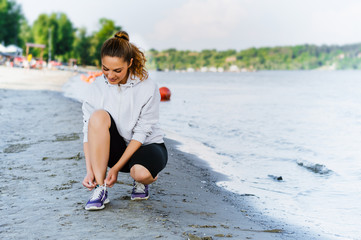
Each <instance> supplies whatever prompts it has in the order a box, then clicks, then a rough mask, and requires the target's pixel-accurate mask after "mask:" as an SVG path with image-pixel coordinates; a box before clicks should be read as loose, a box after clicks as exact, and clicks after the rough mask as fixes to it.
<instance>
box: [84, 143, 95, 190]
mask: <svg viewBox="0 0 361 240" xmlns="http://www.w3.org/2000/svg"><path fill="white" fill-rule="evenodd" d="M83 148H84V155H85V164H86V176H85V177H84V180H83V186H84V187H86V188H88V189H89V190H92V189H93V188H94V187H95V186H96V182H95V181H94V180H95V179H94V173H93V169H92V166H91V164H90V159H89V145H88V142H84V144H83Z"/></svg>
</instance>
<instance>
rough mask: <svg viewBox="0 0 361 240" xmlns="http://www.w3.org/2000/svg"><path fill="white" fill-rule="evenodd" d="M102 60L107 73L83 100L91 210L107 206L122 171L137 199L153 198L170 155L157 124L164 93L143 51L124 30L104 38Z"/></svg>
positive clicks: (103, 68)
mask: <svg viewBox="0 0 361 240" xmlns="http://www.w3.org/2000/svg"><path fill="white" fill-rule="evenodd" d="M101 62H102V70H103V74H104V79H103V78H98V79H97V80H95V81H94V82H93V83H92V84H91V86H90V90H89V93H88V97H86V99H85V100H84V102H83V119H84V128H83V133H84V155H85V161H86V169H87V174H86V176H85V178H84V180H83V185H84V186H85V187H87V188H88V189H89V190H93V189H94V190H93V193H92V195H91V197H90V199H89V201H88V202H87V204H86V206H85V209H86V210H99V209H103V208H104V204H106V203H108V202H109V199H108V191H107V188H106V187H112V186H113V185H114V184H115V183H116V181H117V177H118V173H119V172H130V176H131V177H132V178H133V179H134V186H133V191H132V194H131V199H132V200H140V199H148V198H149V189H148V185H149V184H151V183H153V182H154V181H156V180H157V177H158V173H159V172H160V171H161V170H162V169H163V168H164V167H165V166H166V164H167V160H168V154H167V149H166V147H165V145H164V141H163V133H162V132H161V130H160V129H159V127H158V118H159V102H160V94H159V90H158V87H157V85H156V83H154V82H153V81H152V80H151V79H149V78H148V72H147V71H146V70H145V62H146V59H145V56H144V54H143V53H142V52H141V51H140V50H139V49H138V48H137V47H136V46H135V45H134V44H132V43H130V42H129V35H128V34H127V33H126V32H124V31H120V32H118V33H117V34H115V35H114V37H112V38H110V39H108V40H107V41H105V42H104V44H103V46H102V48H101ZM107 167H109V168H110V169H109V171H108V174H106V173H107Z"/></svg>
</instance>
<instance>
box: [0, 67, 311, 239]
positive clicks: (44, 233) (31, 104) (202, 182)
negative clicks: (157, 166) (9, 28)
mask: <svg viewBox="0 0 361 240" xmlns="http://www.w3.org/2000/svg"><path fill="white" fill-rule="evenodd" d="M2 70H3V69H2V68H0V76H1V77H2V76H3V75H6V74H9V72H11V71H8V73H6V74H4V71H2ZM15 70H18V69H15ZM24 71H27V70H24ZM30 71H31V70H30ZM35 71H38V70H35ZM11 74H13V76H15V77H16V74H18V72H16V71H15V72H12V73H11ZM40 74H43V73H40ZM52 74H53V73H52ZM34 75H38V76H37V77H38V78H41V77H42V75H40V77H39V74H34ZM44 75H45V74H44ZM54 75H56V73H54ZM9 77H10V76H9ZM19 78H20V79H24V78H23V77H22V76H20V77H19ZM31 78H34V76H31ZM31 78H29V79H31ZM60 78H61V79H60ZM1 79H2V78H0V92H1V94H0V99H1V104H0V110H1V114H0V119H1V121H2V123H3V124H2V126H3V127H2V129H1V132H2V133H3V139H5V140H4V141H3V142H0V158H1V159H2V160H1V163H0V171H1V172H2V175H3V178H4V182H3V186H2V187H1V191H0V194H1V201H0V210H1V213H2V215H3V216H7V217H6V218H3V219H1V220H0V226H1V228H2V231H1V232H0V237H1V238H4V239H5V238H6V239H19V238H31V239H35V238H46V237H49V238H59V237H61V238H67V239H79V238H84V239H88V238H89V239H90V238H94V237H97V238H114V237H123V238H125V239H131V238H134V237H138V236H142V237H143V238H144V239H187V238H189V239H201V238H200V237H206V236H209V237H212V239H222V238H224V237H227V239H284V238H292V239H302V238H303V237H305V236H301V235H302V234H299V233H295V232H293V231H290V230H288V229H289V228H291V229H292V226H288V225H287V224H282V223H281V224H280V225H278V226H281V227H282V228H281V230H282V231H280V230H278V229H275V228H273V227H272V225H275V223H274V222H272V221H269V219H267V218H265V219H266V221H265V222H263V223H261V222H262V221H260V218H259V217H256V216H254V215H253V214H254V213H253V212H252V209H251V208H250V207H249V206H248V205H247V201H248V199H246V200H242V198H240V197H239V196H238V195H237V196H235V195H234V196H233V195H232V194H231V193H229V192H227V191H226V190H224V189H222V188H221V187H218V186H217V185H216V182H217V180H219V179H220V178H223V177H224V176H222V175H220V174H218V173H216V172H214V171H212V170H210V169H209V168H207V166H206V165H205V164H203V162H202V161H203V160H201V159H199V158H197V157H196V156H194V155H191V154H188V153H185V152H181V151H179V150H178V149H177V145H178V144H180V143H178V142H176V141H174V140H172V139H165V141H166V145H167V148H168V152H169V160H168V165H167V167H166V168H165V169H164V170H163V171H162V172H161V173H160V177H159V180H158V181H157V182H155V183H154V184H152V185H151V186H150V194H151V196H150V199H149V200H147V201H140V202H134V201H130V197H129V196H130V191H131V183H132V181H131V178H130V177H129V174H120V175H119V177H118V183H117V184H116V185H115V187H113V188H112V189H110V191H109V196H110V200H111V203H110V204H108V205H107V206H106V208H105V209H104V210H102V211H97V212H88V211H85V210H84V205H85V202H86V201H87V198H88V197H89V195H90V192H89V191H87V190H86V189H85V188H84V187H83V186H82V185H81V181H82V179H83V177H84V176H85V163H84V156H83V153H82V140H81V139H82V137H81V136H82V133H81V130H82V121H81V116H82V115H81V105H80V103H79V102H76V101H74V100H72V99H69V98H66V97H64V96H63V95H62V93H61V92H60V89H61V86H62V84H63V83H65V82H66V81H67V79H68V77H67V76H65V75H63V76H61V77H59V79H58V80H56V82H55V83H52V81H50V82H49V81H48V80H49V79H46V78H43V79H38V81H35V82H34V81H33V82H32V83H33V84H34V85H33V86H32V87H34V88H32V87H31V88H30V89H32V90H23V89H21V88H22V87H24V86H20V85H19V84H21V83H22V81H14V82H15V84H12V86H13V87H14V88H15V89H16V87H17V85H18V89H17V90H14V89H13V88H12V89H4V87H3V85H1V81H2V80H1ZM53 80H54V79H53ZM44 82H46V84H45V86H44ZM54 85H56V86H58V87H57V88H52V89H48V90H45V89H47V88H50V87H49V86H54ZM59 85H60V86H59ZM35 86H36V87H35ZM19 88H20V89H19ZM34 89H38V90H34ZM53 89H57V90H55V91H54V90H53ZM49 90H50V91H49ZM185 180H186V181H185ZM246 198H248V197H246ZM239 201H241V202H239ZM251 201H252V200H251ZM44 216H46V217H44ZM283 227H284V228H283ZM50 229H52V230H50ZM64 230H65V231H64ZM197 237H199V238H197ZM307 238H308V239H312V238H311V237H310V236H307Z"/></svg>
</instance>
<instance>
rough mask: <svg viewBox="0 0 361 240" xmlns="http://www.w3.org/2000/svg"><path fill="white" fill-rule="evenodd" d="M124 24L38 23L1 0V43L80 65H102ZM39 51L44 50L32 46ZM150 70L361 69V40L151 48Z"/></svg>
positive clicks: (60, 17)
mask: <svg viewBox="0 0 361 240" xmlns="http://www.w3.org/2000/svg"><path fill="white" fill-rule="evenodd" d="M121 29H122V27H121V26H118V25H116V24H115V22H114V21H113V20H110V19H106V18H102V19H100V20H99V28H98V30H97V31H95V32H92V33H88V32H87V29H86V28H84V27H83V28H76V27H75V26H74V24H73V23H72V22H71V21H70V19H69V18H68V17H67V15H66V14H64V13H52V14H40V15H39V16H38V18H37V19H36V20H35V21H34V23H33V24H32V25H29V23H28V22H27V20H26V19H25V17H24V15H23V13H22V10H21V6H20V5H18V4H17V3H16V2H15V0H0V42H2V43H3V44H5V45H9V44H16V45H18V46H20V47H22V48H23V49H24V51H25V44H26V43H28V42H32V43H37V44H44V45H46V46H47V47H46V48H45V49H44V59H45V60H47V59H48V58H49V57H50V56H51V58H52V59H56V60H58V61H61V62H67V61H68V60H69V59H71V58H73V59H76V60H77V63H78V64H80V65H94V66H99V65H100V59H99V58H100V48H101V45H102V43H103V42H104V41H105V40H106V39H108V38H109V37H111V36H113V35H114V33H115V32H117V31H119V30H121ZM30 53H31V54H33V56H35V57H36V56H39V54H40V50H39V49H36V48H33V49H30ZM146 56H147V59H148V62H147V66H148V69H157V70H201V69H204V68H208V69H213V70H214V69H216V70H222V71H223V70H224V71H227V70H228V71H229V70H238V71H242V70H245V71H253V70H302V69H304V70H307V69H319V68H325V69H361V44H351V45H344V46H336V45H334V46H326V45H323V46H316V45H308V44H304V45H298V46H283V47H263V48H249V49H246V50H241V51H236V50H225V51H217V50H216V49H206V50H202V51H190V50H177V49H174V48H171V49H167V50H162V51H158V50H156V49H150V50H149V51H147V52H146Z"/></svg>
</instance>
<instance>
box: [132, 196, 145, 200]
mask: <svg viewBox="0 0 361 240" xmlns="http://www.w3.org/2000/svg"><path fill="white" fill-rule="evenodd" d="M148 198H149V196H148V197H145V198H140V197H135V198H133V197H131V198H130V200H132V201H141V200H148Z"/></svg>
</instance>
